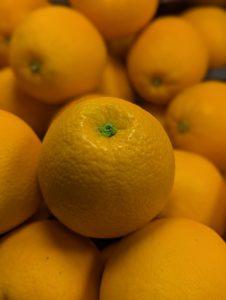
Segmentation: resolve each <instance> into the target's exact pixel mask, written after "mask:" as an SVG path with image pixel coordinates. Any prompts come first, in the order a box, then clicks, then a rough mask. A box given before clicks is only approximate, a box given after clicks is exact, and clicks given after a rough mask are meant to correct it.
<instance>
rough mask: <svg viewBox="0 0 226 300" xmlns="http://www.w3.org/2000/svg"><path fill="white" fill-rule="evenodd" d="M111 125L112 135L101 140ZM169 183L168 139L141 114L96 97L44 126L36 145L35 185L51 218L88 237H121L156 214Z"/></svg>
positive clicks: (127, 104) (117, 101) (118, 101)
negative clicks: (102, 129) (40, 143)
mask: <svg viewBox="0 0 226 300" xmlns="http://www.w3.org/2000/svg"><path fill="white" fill-rule="evenodd" d="M109 122H110V123H111V124H112V125H113V126H114V127H115V128H116V129H117V132H116V134H115V135H113V136H111V137H106V136H103V135H102V134H101V133H100V131H99V128H100V127H102V126H103V125H104V124H106V123H107V124H108V123H109ZM173 178H174V156H173V151H172V146H171V144H170V142H169V139H168V136H167V135H166V133H165V131H164V129H163V128H162V126H161V125H160V123H159V122H158V121H157V120H156V119H155V118H154V117H152V116H151V115H150V114H149V113H148V112H146V111H144V110H143V109H141V108H140V107H138V106H137V105H135V104H133V103H130V102H128V101H125V100H122V99H118V98H111V97H99V98H93V99H90V98H89V99H87V100H83V101H79V102H78V103H76V102H75V103H74V105H70V106H69V107H68V108H67V109H65V110H64V111H63V112H62V113H61V114H60V115H59V116H58V117H57V118H56V119H55V120H54V121H53V123H52V124H51V126H50V128H49V130H48V132H47V134H46V136H45V138H44V142H43V148H42V153H41V159H40V165H39V181H40V186H41V189H42V192H43V195H44V198H45V201H46V203H47V205H48V206H49V208H50V209H51V210H52V212H53V213H54V214H55V215H56V216H57V218H59V219H60V220H61V221H62V222H63V223H64V224H65V225H66V226H68V227H69V228H71V229H72V230H74V231H76V232H78V233H80V234H83V235H87V236H92V237H116V236H121V235H125V234H127V233H129V232H131V231H133V230H136V229H137V228H139V227H141V226H142V225H144V224H145V223H147V222H148V221H149V220H150V219H152V218H153V217H155V216H156V215H157V214H158V213H159V212H160V210H161V209H162V208H163V206H164V205H165V202H166V198H167V195H168V194H169V192H170V190H171V187H172V184H173Z"/></svg>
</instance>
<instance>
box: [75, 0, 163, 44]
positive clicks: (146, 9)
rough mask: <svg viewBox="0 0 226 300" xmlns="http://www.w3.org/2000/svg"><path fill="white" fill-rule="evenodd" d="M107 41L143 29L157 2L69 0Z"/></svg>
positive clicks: (146, 0) (153, 13)
mask: <svg viewBox="0 0 226 300" xmlns="http://www.w3.org/2000/svg"><path fill="white" fill-rule="evenodd" d="M69 2H70V3H71V4H72V6H73V7H74V8H75V9H77V10H79V11H81V12H82V13H83V14H84V15H86V16H87V17H88V18H89V19H90V20H91V21H92V22H93V23H94V24H95V25H96V27H97V28H98V29H99V30H100V32H101V33H102V34H103V36H104V37H106V38H107V39H112V38H120V37H125V36H128V35H130V34H133V33H135V32H137V31H138V30H140V29H141V28H143V27H144V25H146V24H147V23H148V22H149V21H150V20H151V19H152V18H153V16H154V15H155V12H156V10H157V7H158V4H159V1H158V0H151V1H150V0H140V1H136V0H108V1H106V0H69Z"/></svg>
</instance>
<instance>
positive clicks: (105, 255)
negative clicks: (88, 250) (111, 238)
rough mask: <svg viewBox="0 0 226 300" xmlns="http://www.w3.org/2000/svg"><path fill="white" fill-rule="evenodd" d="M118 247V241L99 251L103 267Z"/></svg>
mask: <svg viewBox="0 0 226 300" xmlns="http://www.w3.org/2000/svg"><path fill="white" fill-rule="evenodd" d="M117 245H118V241H116V242H113V243H111V244H110V245H107V246H105V247H104V248H103V249H102V250H101V258H102V261H103V264H104V265H105V264H106V262H107V261H108V259H109V258H110V257H111V256H112V255H113V253H114V251H115V249H116V247H117Z"/></svg>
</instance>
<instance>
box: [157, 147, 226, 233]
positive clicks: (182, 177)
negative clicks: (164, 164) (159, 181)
mask: <svg viewBox="0 0 226 300" xmlns="http://www.w3.org/2000/svg"><path fill="white" fill-rule="evenodd" d="M174 155H175V180H174V185H173V189H172V192H171V194H170V197H169V202H168V203H167V204H166V206H165V208H164V209H163V210H162V211H161V213H160V215H159V216H160V217H184V218H189V219H193V220H195V221H198V222H201V223H203V224H205V225H207V226H210V227H212V228H213V229H214V230H216V231H217V232H218V233H219V234H223V232H224V230H225V229H226V193H225V183H224V180H223V178H222V176H221V174H220V172H219V171H218V169H217V168H216V167H215V166H214V165H213V164H212V163H211V162H210V161H208V160H207V159H206V158H204V157H202V156H201V155H198V154H195V153H191V152H187V151H182V150H175V151H174ZM207 187H208V188H207Z"/></svg>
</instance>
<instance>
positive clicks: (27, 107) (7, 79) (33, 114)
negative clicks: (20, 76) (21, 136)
mask: <svg viewBox="0 0 226 300" xmlns="http://www.w3.org/2000/svg"><path fill="white" fill-rule="evenodd" d="M0 109H3V110H6V111H9V112H11V113H13V114H15V115H17V116H18V117H20V118H21V119H23V120H24V121H25V122H26V123H27V124H29V125H30V126H31V127H32V129H33V130H34V131H35V132H36V133H37V135H38V136H39V137H40V138H43V136H44V135H45V132H46V130H47V128H48V125H49V122H50V120H51V119H52V117H53V115H54V114H55V113H56V111H57V110H58V109H59V107H58V106H56V105H50V104H47V103H43V102H41V101H38V100H37V99H35V98H34V97H32V96H30V95H28V94H27V93H25V92H24V91H23V90H21V88H20V87H19V86H18V84H17V81H16V78H15V76H14V74H13V72H12V70H11V69H10V68H5V69H3V70H1V71H0Z"/></svg>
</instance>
